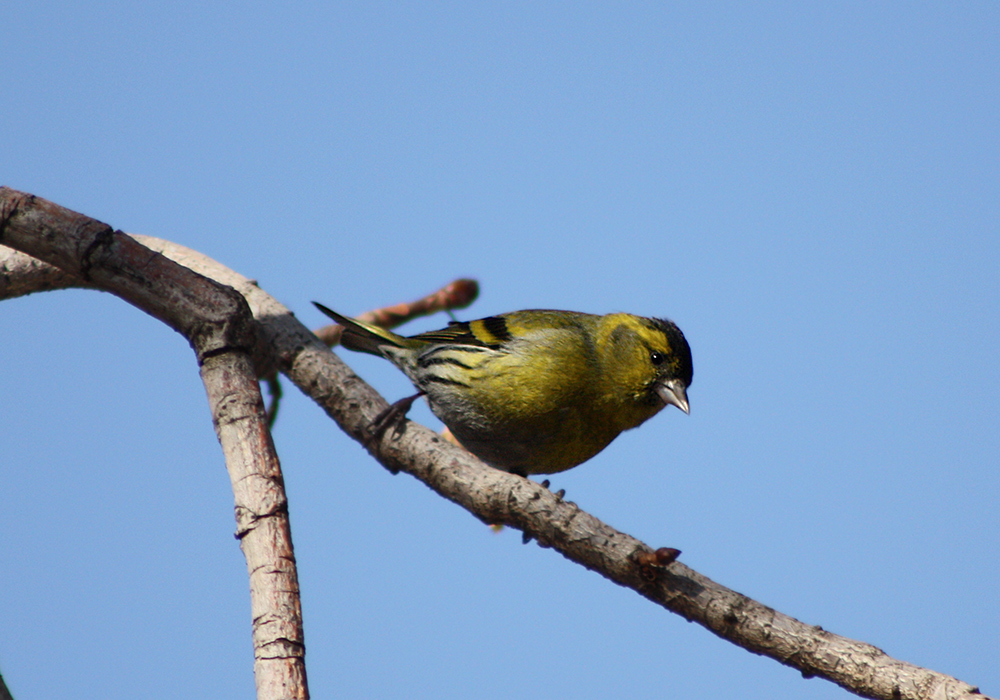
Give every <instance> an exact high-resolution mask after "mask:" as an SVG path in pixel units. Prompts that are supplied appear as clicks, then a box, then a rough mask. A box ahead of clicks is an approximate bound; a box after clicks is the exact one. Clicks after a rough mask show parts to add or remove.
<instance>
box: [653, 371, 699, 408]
mask: <svg viewBox="0 0 1000 700" xmlns="http://www.w3.org/2000/svg"><path fill="white" fill-rule="evenodd" d="M656 395H657V396H659V397H660V400H661V401H663V403H665V404H670V405H673V406H676V407H677V408H679V409H681V410H682V411H684V413H688V414H689V413H691V406H690V404H688V395H687V389H686V388H685V387H684V384H682V383H681V380H680V379H668V380H667V381H665V382H657V384H656Z"/></svg>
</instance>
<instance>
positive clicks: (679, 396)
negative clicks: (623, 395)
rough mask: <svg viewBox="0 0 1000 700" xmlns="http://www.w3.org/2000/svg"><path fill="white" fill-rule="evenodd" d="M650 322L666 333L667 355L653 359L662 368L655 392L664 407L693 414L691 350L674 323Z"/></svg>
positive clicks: (653, 319) (657, 320) (658, 320)
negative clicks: (690, 394) (668, 405)
mask: <svg viewBox="0 0 1000 700" xmlns="http://www.w3.org/2000/svg"><path fill="white" fill-rule="evenodd" d="M649 321H650V322H651V323H652V325H653V327H654V328H656V329H657V330H658V331H660V332H661V333H663V336H664V338H665V339H666V341H667V348H668V352H667V353H666V354H665V355H661V356H660V357H652V358H650V359H652V361H653V363H654V364H658V365H662V367H661V369H660V372H659V373H658V375H657V378H656V382H655V384H654V385H653V390H654V391H655V393H656V395H657V396H658V397H659V399H660V400H661V401H662V402H663V403H664V404H670V405H673V406H676V407H677V408H679V409H681V410H682V411H684V413H690V412H691V405H690V404H689V403H688V397H687V388H688V387H689V386H691V379H692V377H693V376H694V365H693V364H692V362H691V346H689V345H688V342H687V338H685V337H684V334H683V333H682V332H681V329H680V328H678V327H677V324H676V323H674V322H673V321H671V320H669V319H665V318H651V319H649ZM654 355H660V353H654Z"/></svg>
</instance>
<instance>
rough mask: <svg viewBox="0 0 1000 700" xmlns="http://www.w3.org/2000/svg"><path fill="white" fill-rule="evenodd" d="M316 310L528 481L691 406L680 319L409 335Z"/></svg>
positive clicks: (540, 318) (466, 439)
mask: <svg viewBox="0 0 1000 700" xmlns="http://www.w3.org/2000/svg"><path fill="white" fill-rule="evenodd" d="M313 303H314V304H316V307H317V308H319V310H320V311H322V312H323V313H325V314H326V315H327V316H329V317H330V318H332V319H333V320H334V321H336V322H337V323H339V324H341V325H342V326H344V333H343V336H342V337H341V343H342V344H343V346H344V347H346V348H348V349H349V350H357V351H359V352H367V353H370V354H372V355H378V356H380V357H384V358H386V359H387V360H389V361H390V362H392V363H393V364H394V365H396V367H398V368H399V369H400V370H402V371H403V373H404V374H405V375H406V376H407V377H409V379H410V381H411V382H413V384H414V385H415V386H416V387H417V389H418V390H419V391H420V393H419V394H417V396H420V395H426V397H427V401H428V403H429V404H430V407H431V410H432V411H433V412H434V415H436V416H437V417H438V418H440V419H441V421H442V422H443V423H444V424H445V425H446V426H448V428H449V429H450V430H451V432H452V434H453V435H454V436H455V438H456V439H457V440H458V441H459V442H460V443H461V444H462V445H463V446H464V447H465V448H466V449H467V450H469V452H471V453H472V454H474V455H476V456H477V457H479V458H480V459H481V460H483V461H484V462H486V463H487V464H490V465H492V466H494V467H497V468H498V469H503V470H505V471H508V472H513V473H514V474H520V475H521V476H527V475H528V474H553V473H556V472H561V471H565V470H566V469H570V468H572V467H575V466H577V465H578V464H581V463H582V462H585V461H587V460H588V459H590V458H591V457H593V456H594V455H596V454H597V453H598V452H600V451H601V450H603V449H604V448H605V447H607V445H608V443H610V442H611V441H612V440H614V439H615V438H616V437H617V436H618V434H619V433H621V432H622V431H623V430H629V429H630V428H635V427H637V426H639V425H641V424H642V423H644V422H645V421H647V420H648V419H649V418H651V417H653V416H654V415H656V414H657V413H659V412H660V410H661V409H663V408H664V407H666V406H668V405H673V406H676V407H677V408H679V409H680V410H682V411H684V413H688V412H689V410H690V409H689V404H688V398H687V388H688V386H690V384H691V376H692V371H693V370H692V365H691V349H690V347H688V343H687V340H686V339H685V338H684V334H683V333H681V330H680V328H678V327H677V326H676V324H674V323H673V322H672V321H667V320H664V319H657V318H643V317H641V316H634V315H632V314H625V313H615V314H608V315H606V316H599V315H594V314H585V313H576V312H572V311H537V310H536V311H514V312H512V313H507V314H500V315H499V316H490V317H489V318H484V319H480V320H478V321H468V322H462V323H458V322H455V323H451V324H450V325H449V326H448V327H447V328H443V329H442V330H439V331H431V332H429V333H421V334H420V335H415V336H413V337H410V338H406V337H403V336H400V335H396V334H395V333H393V332H391V331H388V330H386V329H384V328H380V327H378V326H373V325H371V324H368V323H363V322H361V321H357V320H355V319H352V318H348V317H347V316H342V315H340V314H338V313H337V312H336V311H332V310H330V309H328V308H326V307H325V306H323V305H321V304H318V303H316V302H313ZM413 398H416V397H413ZM405 401H406V400H404V401H403V402H400V403H401V405H402V404H405V405H406V406H408V405H409V404H407V403H405ZM411 401H412V399H411Z"/></svg>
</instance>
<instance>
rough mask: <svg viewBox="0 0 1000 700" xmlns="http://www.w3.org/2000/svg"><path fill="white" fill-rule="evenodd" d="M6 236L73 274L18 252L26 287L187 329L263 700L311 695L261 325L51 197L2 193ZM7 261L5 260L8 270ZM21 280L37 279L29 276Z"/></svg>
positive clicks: (219, 288)
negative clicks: (232, 527)
mask: <svg viewBox="0 0 1000 700" xmlns="http://www.w3.org/2000/svg"><path fill="white" fill-rule="evenodd" d="M0 243H3V244H5V245H9V246H11V247H13V248H16V249H18V250H20V251H22V252H23V253H27V254H29V255H31V256H34V257H36V258H38V259H40V260H44V261H45V262H47V263H49V264H50V265H52V266H56V267H58V268H59V269H61V270H63V271H65V272H66V273H68V275H69V276H68V277H59V276H58V275H57V274H56V273H54V272H53V271H52V270H51V269H50V268H48V267H45V266H42V265H38V264H35V265H31V264H28V263H27V261H25V260H24V258H23V256H13V261H14V264H15V265H16V266H17V269H18V270H20V271H21V275H22V281H21V282H22V283H19V284H11V285H9V286H8V288H9V289H16V290H20V291H19V293H26V291H25V290H28V291H30V289H29V288H30V286H31V283H32V282H33V283H34V284H35V285H36V289H41V288H49V289H51V288H54V287H56V286H58V285H60V284H66V283H69V282H70V281H71V278H75V279H76V280H83V281H84V282H85V283H86V284H87V285H89V286H94V287H97V288H100V289H104V290H107V291H110V292H112V293H114V294H116V295H118V296H120V297H121V298H123V299H125V300H126V301H128V302H129V303H131V304H134V305H135V306H137V307H139V308H140V309H142V310H143V311H146V312H147V313H150V314H152V315H153V316H155V317H157V318H159V319H160V320H162V321H164V322H165V323H166V324H167V325H169V326H170V327H172V328H174V329H176V330H177V331H179V332H181V333H182V334H183V335H184V336H185V337H186V338H187V339H188V340H189V341H190V343H191V346H192V347H193V348H194V350H195V354H196V356H197V358H198V364H199V366H200V371H201V377H202V381H203V382H204V384H205V389H206V391H207V393H208V399H209V405H210V408H211V410H212V419H213V422H214V423H215V429H216V434H217V435H218V438H219V442H220V444H221V445H222V448H223V452H224V453H225V456H226V468H227V469H228V471H229V476H230V480H231V481H232V486H233V494H234V497H235V502H236V523H237V532H236V535H237V537H238V538H239V540H240V547H241V549H242V550H243V553H244V556H245V557H246V561H247V569H248V571H249V574H250V605H251V610H252V615H253V642H254V656H255V663H254V675H255V679H256V682H257V697H258V698H261V699H262V700H263V699H265V698H266V699H267V700H271V699H275V700H277V699H279V698H281V699H284V698H289V699H292V698H307V697H308V690H307V686H306V677H305V660H304V654H305V646H304V642H303V635H302V614H301V605H300V603H299V595H298V576H297V573H296V569H295V556H294V553H293V551H292V540H291V530H290V528H289V524H288V502H287V498H286V496H285V491H284V485H283V481H282V476H281V468H280V465H279V463H278V457H277V454H276V452H275V450H274V445H273V443H272V442H271V435H270V433H269V432H268V430H267V425H266V422H265V415H264V404H263V401H262V399H261V396H260V385H259V384H258V383H257V374H256V372H255V371H254V366H253V362H252V359H251V354H252V352H253V350H254V349H255V347H256V341H257V335H256V330H257V326H256V324H255V323H254V321H253V317H252V316H251V314H250V309H249V308H248V306H247V303H246V301H245V300H244V298H243V296H242V295H240V294H239V293H237V292H236V291H235V290H233V289H232V288H231V287H227V286H224V285H222V284H219V283H218V282H216V281H214V280H210V279H208V278H206V277H203V276H202V275H199V274H197V273H195V272H193V271H192V270H190V269H188V268H186V267H183V266H181V265H178V264H177V263H176V262H174V261H172V260H169V259H168V258H166V257H164V256H163V255H161V254H159V253H157V252H154V251H152V250H150V249H149V248H146V247H145V246H143V245H141V244H140V243H138V242H137V241H136V240H135V239H133V238H131V237H130V236H127V235H125V234H123V233H122V232H120V231H114V230H112V229H111V227H109V226H107V225H105V224H102V223H100V222H98V221H95V220H94V219H90V218H88V217H85V216H82V215H80V214H76V213H74V212H71V211H69V210H67V209H64V208H62V207H59V206H58V205H55V204H53V203H52V202H48V201H46V200H44V199H40V198H36V197H32V196H31V195H26V194H23V193H20V192H15V191H14V190H10V189H8V188H0ZM5 267H6V266H5ZM23 278H30V280H31V282H25V281H24V279H23Z"/></svg>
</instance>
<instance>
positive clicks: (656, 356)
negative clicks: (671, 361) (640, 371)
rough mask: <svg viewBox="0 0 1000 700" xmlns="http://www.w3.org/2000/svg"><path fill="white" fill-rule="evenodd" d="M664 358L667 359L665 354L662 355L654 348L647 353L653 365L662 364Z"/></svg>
mask: <svg viewBox="0 0 1000 700" xmlns="http://www.w3.org/2000/svg"><path fill="white" fill-rule="evenodd" d="M665 359H667V356H666V355H664V354H663V353H662V352H657V351H656V350H654V351H653V352H651V353H649V361H650V362H652V363H653V364H654V365H662V364H663V361H664V360H665Z"/></svg>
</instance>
